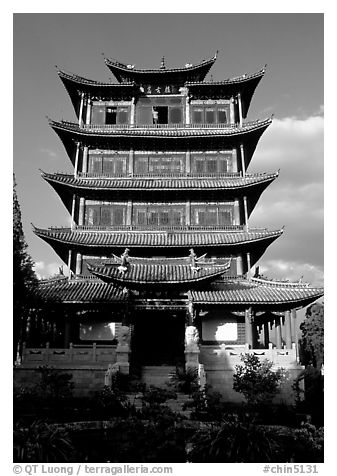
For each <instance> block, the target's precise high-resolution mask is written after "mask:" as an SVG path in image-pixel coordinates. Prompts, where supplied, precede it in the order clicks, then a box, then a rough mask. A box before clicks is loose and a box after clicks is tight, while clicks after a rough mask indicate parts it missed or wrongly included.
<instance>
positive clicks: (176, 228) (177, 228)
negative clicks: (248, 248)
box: [76, 225, 245, 233]
mask: <svg viewBox="0 0 337 476" xmlns="http://www.w3.org/2000/svg"><path fill="white" fill-rule="evenodd" d="M244 229H245V226H244V225H210V226H198V225H189V226H187V225H172V226H163V225H111V226H106V225H77V226H76V230H79V231H142V232H153V231H157V232H161V233H170V232H188V231H200V232H209V231H243V230H244Z"/></svg>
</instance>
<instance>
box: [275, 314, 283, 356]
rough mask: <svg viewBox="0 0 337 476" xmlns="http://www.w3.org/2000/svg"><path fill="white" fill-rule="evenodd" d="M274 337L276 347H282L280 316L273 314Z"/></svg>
mask: <svg viewBox="0 0 337 476" xmlns="http://www.w3.org/2000/svg"><path fill="white" fill-rule="evenodd" d="M275 337H276V348H277V349H282V332H281V319H280V316H275Z"/></svg>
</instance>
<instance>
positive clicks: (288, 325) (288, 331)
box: [284, 311, 292, 349]
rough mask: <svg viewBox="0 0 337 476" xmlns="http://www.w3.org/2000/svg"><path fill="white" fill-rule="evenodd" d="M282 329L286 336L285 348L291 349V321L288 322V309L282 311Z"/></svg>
mask: <svg viewBox="0 0 337 476" xmlns="http://www.w3.org/2000/svg"><path fill="white" fill-rule="evenodd" d="M284 330H285V338H286V348H287V349H291V344H292V342H291V322H290V311H285V313H284Z"/></svg>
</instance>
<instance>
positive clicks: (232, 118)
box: [229, 98, 235, 124]
mask: <svg viewBox="0 0 337 476" xmlns="http://www.w3.org/2000/svg"><path fill="white" fill-rule="evenodd" d="M229 121H230V123H231V124H235V111H234V98H231V100H230V104H229Z"/></svg>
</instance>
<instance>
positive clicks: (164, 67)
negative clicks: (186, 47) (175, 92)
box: [160, 56, 166, 69]
mask: <svg viewBox="0 0 337 476" xmlns="http://www.w3.org/2000/svg"><path fill="white" fill-rule="evenodd" d="M160 69H166V66H165V56H163V57H162V59H161V64H160Z"/></svg>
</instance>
